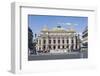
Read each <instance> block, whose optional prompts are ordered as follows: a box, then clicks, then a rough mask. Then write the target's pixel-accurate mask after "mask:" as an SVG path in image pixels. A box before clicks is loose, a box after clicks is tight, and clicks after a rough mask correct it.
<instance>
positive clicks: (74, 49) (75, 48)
mask: <svg viewBox="0 0 100 76" xmlns="http://www.w3.org/2000/svg"><path fill="white" fill-rule="evenodd" d="M73 40H74V50H76V39H75V36H74V38H73Z"/></svg>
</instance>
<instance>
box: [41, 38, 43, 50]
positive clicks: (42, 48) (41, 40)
mask: <svg viewBox="0 0 100 76" xmlns="http://www.w3.org/2000/svg"><path fill="white" fill-rule="evenodd" d="M41 50H43V39H42V37H41Z"/></svg>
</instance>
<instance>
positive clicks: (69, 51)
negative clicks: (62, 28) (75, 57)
mask: <svg viewBox="0 0 100 76" xmlns="http://www.w3.org/2000/svg"><path fill="white" fill-rule="evenodd" d="M68 40H69V44H68V45H69V52H71V38H70V37H69V38H68Z"/></svg>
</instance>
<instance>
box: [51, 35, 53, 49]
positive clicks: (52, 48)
mask: <svg viewBox="0 0 100 76" xmlns="http://www.w3.org/2000/svg"><path fill="white" fill-rule="evenodd" d="M51 48H52V50H53V38H52V37H51Z"/></svg>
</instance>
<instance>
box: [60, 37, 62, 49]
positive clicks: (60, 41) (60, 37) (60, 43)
mask: <svg viewBox="0 0 100 76" xmlns="http://www.w3.org/2000/svg"><path fill="white" fill-rule="evenodd" d="M60 49H62V37H60Z"/></svg>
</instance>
